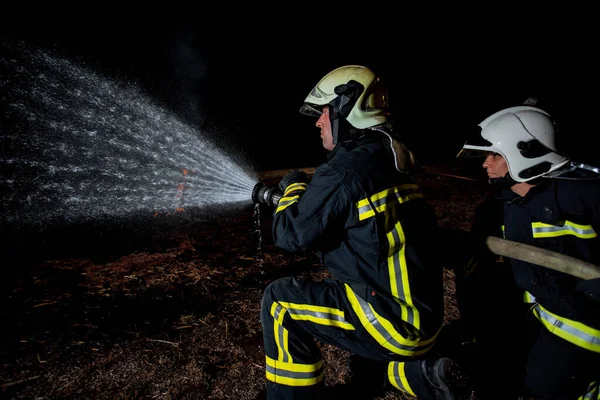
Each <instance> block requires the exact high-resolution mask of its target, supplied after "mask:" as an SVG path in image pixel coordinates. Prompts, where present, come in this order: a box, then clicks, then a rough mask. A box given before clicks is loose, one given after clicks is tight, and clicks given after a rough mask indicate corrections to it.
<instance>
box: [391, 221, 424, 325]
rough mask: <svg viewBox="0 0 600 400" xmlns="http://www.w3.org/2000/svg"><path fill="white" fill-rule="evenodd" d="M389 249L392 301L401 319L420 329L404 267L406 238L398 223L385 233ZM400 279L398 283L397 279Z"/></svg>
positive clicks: (419, 319)
mask: <svg viewBox="0 0 600 400" xmlns="http://www.w3.org/2000/svg"><path fill="white" fill-rule="evenodd" d="M387 238H388V243H389V247H390V251H389V253H390V255H389V256H388V259H387V262H388V275H389V278H390V289H391V292H392V295H393V296H394V300H395V301H396V303H398V305H399V306H400V308H401V318H402V320H403V321H406V322H408V323H409V324H410V325H412V326H414V327H415V328H416V329H417V330H419V329H421V317H420V314H419V311H418V310H417V308H416V307H415V306H414V303H413V300H412V295H411V292H410V283H409V280H408V268H407V265H406V254H405V252H406V245H405V242H406V237H405V236H404V230H403V229H402V225H401V224H400V222H399V221H398V222H396V224H395V225H394V228H393V229H392V231H391V232H388V233H387ZM398 276H399V277H400V282H398V280H397V277H398Z"/></svg>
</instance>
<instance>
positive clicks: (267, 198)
mask: <svg viewBox="0 0 600 400" xmlns="http://www.w3.org/2000/svg"><path fill="white" fill-rule="evenodd" d="M282 196H283V193H281V191H280V190H279V189H278V188H275V187H271V186H267V185H265V183H264V182H260V181H259V182H257V183H256V185H254V188H253V189H252V201H253V202H254V203H255V204H256V203H262V204H265V205H267V206H269V207H277V204H279V200H280V199H281V197H282Z"/></svg>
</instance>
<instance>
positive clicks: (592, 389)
mask: <svg viewBox="0 0 600 400" xmlns="http://www.w3.org/2000/svg"><path fill="white" fill-rule="evenodd" d="M577 400H600V385H599V384H597V383H596V382H595V381H594V382H592V383H590V384H589V386H588V388H587V391H586V392H585V394H584V395H583V396H579V397H578V398H577Z"/></svg>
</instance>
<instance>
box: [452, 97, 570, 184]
mask: <svg viewBox="0 0 600 400" xmlns="http://www.w3.org/2000/svg"><path fill="white" fill-rule="evenodd" d="M478 126H479V128H480V129H481V130H480V133H479V135H478V137H477V138H475V139H473V140H467V142H466V143H465V144H464V145H463V150H462V151H461V153H460V154H459V157H460V156H463V155H464V154H465V153H468V152H470V151H471V150H476V151H484V152H493V153H498V154H500V155H501V156H502V157H504V159H505V160H506V163H507V165H508V172H509V173H510V176H511V178H512V179H514V180H515V181H517V182H527V181H530V180H532V179H535V178H537V177H540V176H543V175H546V174H548V173H549V172H552V171H554V170H557V169H558V168H560V167H562V166H563V165H565V164H566V163H568V162H569V159H568V158H567V157H565V156H563V155H561V154H559V153H558V151H557V149H556V131H557V129H556V125H555V124H554V121H553V120H552V118H551V117H550V114H548V113H547V112H545V111H544V110H541V109H539V108H536V107H531V106H526V105H523V106H516V107H510V108H506V109H504V110H500V111H498V112H496V113H494V114H492V115H490V116H489V117H487V118H486V119H485V120H483V122H481V123H480V124H479V125H478Z"/></svg>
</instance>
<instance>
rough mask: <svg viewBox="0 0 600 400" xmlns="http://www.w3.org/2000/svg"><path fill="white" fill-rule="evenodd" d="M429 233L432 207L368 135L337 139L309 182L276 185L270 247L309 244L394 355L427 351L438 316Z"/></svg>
mask: <svg viewBox="0 0 600 400" xmlns="http://www.w3.org/2000/svg"><path fill="white" fill-rule="evenodd" d="M438 235H439V232H438V225H437V220H436V216H435V214H434V211H433V209H432V208H431V207H430V206H429V205H428V204H427V203H426V202H425V200H424V199H423V195H422V193H421V192H420V191H419V187H418V186H417V185H416V184H415V182H414V181H413V179H412V177H411V175H409V174H408V173H404V172H399V171H398V170H397V169H396V168H395V167H394V154H393V151H392V150H391V146H390V143H389V141H388V137H386V136H385V135H382V134H379V133H377V132H371V133H369V134H366V135H364V136H362V137H360V138H358V139H356V140H353V141H351V142H348V143H340V144H338V145H337V146H336V147H335V149H334V150H333V151H332V152H331V153H330V155H329V159H328V162H326V163H324V164H322V165H321V166H319V167H318V168H317V169H316V170H315V173H314V175H313V178H312V180H311V181H310V183H309V184H308V185H307V184H302V183H292V184H290V185H288V187H287V188H285V190H284V195H283V197H282V198H281V200H280V202H279V205H278V207H277V208H276V210H275V213H274V223H273V237H274V240H275V242H276V244H277V245H279V246H280V247H281V248H283V249H286V250H289V251H299V250H313V251H317V252H318V253H319V254H320V255H321V257H322V261H323V263H324V265H325V266H326V267H327V268H328V270H329V272H330V273H331V274H332V276H333V277H334V278H335V280H337V281H339V282H341V283H342V284H343V285H344V287H345V294H346V297H347V298H346V299H345V302H346V303H347V304H348V306H349V308H350V309H352V310H354V312H355V313H356V315H357V316H358V319H359V320H360V322H361V324H362V325H363V326H364V327H365V329H366V330H367V331H368V332H369V334H370V335H371V336H372V337H373V338H375V340H377V341H378V342H379V343H380V344H381V345H383V346H384V347H386V348H387V349H389V350H391V351H392V352H394V353H397V354H403V355H406V354H407V353H406V352H401V351H399V349H404V350H406V349H407V348H410V349H411V351H412V352H410V353H408V355H418V354H422V353H424V352H425V351H427V349H428V348H429V347H431V345H432V344H433V342H434V340H435V337H436V335H437V333H438V331H439V329H440V326H441V323H442V317H443V311H444V309H443V307H444V303H443V286H442V266H441V265H442V264H441V262H440V260H439V257H440V256H441V254H440V250H439V249H440V247H439V246H438ZM407 344H410V346H407Z"/></svg>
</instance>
